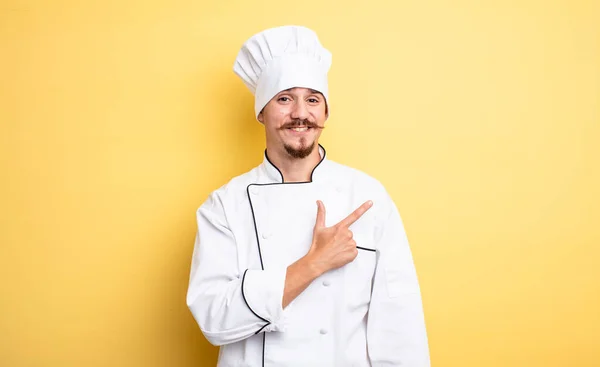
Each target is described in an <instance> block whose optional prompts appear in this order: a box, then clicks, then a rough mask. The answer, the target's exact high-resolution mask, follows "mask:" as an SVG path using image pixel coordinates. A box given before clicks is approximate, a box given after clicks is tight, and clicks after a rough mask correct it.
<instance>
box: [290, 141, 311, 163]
mask: <svg viewBox="0 0 600 367" xmlns="http://www.w3.org/2000/svg"><path fill="white" fill-rule="evenodd" d="M283 147H284V148H285V151H286V152H287V153H288V154H289V155H290V156H291V157H292V158H296V159H302V158H306V157H308V156H309V155H310V153H312V151H313V150H314V149H315V142H314V141H313V142H312V144H310V145H309V146H307V147H305V146H304V144H302V146H301V147H300V148H299V149H296V148H294V147H292V146H290V145H287V144H284V146H283Z"/></svg>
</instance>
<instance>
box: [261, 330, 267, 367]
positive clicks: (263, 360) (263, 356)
mask: <svg viewBox="0 0 600 367" xmlns="http://www.w3.org/2000/svg"><path fill="white" fill-rule="evenodd" d="M266 338H267V334H265V333H263V353H262V365H263V367H265V344H267V343H265V339H266Z"/></svg>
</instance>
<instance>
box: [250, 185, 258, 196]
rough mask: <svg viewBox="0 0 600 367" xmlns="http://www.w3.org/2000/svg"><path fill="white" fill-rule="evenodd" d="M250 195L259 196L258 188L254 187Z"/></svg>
mask: <svg viewBox="0 0 600 367" xmlns="http://www.w3.org/2000/svg"><path fill="white" fill-rule="evenodd" d="M250 193H251V194H252V195H258V187H256V186H252V187H251V188H250Z"/></svg>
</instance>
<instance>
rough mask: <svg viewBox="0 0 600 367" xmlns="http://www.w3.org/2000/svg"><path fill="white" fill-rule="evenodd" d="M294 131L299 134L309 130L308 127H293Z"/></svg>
mask: <svg viewBox="0 0 600 367" xmlns="http://www.w3.org/2000/svg"><path fill="white" fill-rule="evenodd" d="M292 130H294V131H297V132H301V131H306V130H308V127H307V126H305V127H293V128H292Z"/></svg>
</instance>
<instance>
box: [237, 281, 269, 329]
mask: <svg viewBox="0 0 600 367" xmlns="http://www.w3.org/2000/svg"><path fill="white" fill-rule="evenodd" d="M247 272H248V269H246V270H245V271H244V275H243V276H242V298H244V302H246V306H248V309H249V310H250V311H252V313H253V314H254V316H256V317H258V318H259V319H261V320H263V321H264V322H267V323H269V320H267V319H265V318H264V317H261V316H259V315H258V314H257V313H256V312H254V310H253V309H252V307H250V305H249V304H248V300H247V299H246V295H245V294H244V281H245V280H246V273H247ZM267 325H268V324H267ZM267 325H265V326H267ZM265 326H263V327H262V328H261V329H260V330H262V329H263V328H264V327H265ZM260 330H259V331H260ZM256 333H257V334H258V332H256Z"/></svg>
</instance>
